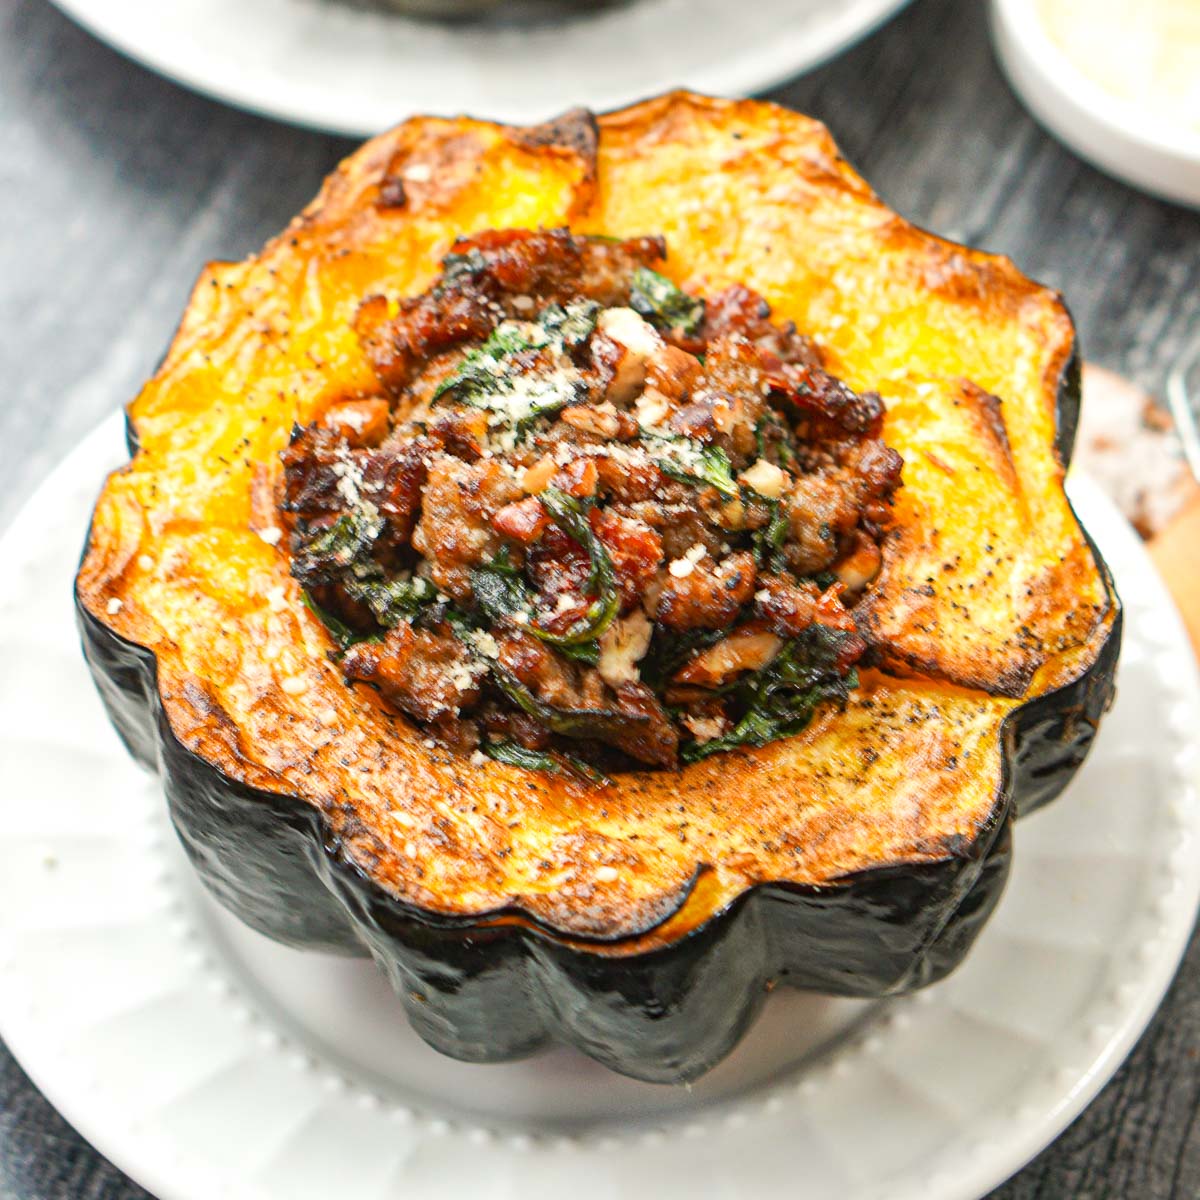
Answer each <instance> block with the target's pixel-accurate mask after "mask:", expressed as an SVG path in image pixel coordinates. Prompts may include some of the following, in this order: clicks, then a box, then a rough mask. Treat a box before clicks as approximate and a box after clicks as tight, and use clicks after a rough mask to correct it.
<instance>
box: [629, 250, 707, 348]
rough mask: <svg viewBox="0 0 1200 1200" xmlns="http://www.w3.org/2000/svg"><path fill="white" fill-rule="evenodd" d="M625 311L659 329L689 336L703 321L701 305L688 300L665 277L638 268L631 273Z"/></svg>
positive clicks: (683, 292) (683, 293)
mask: <svg viewBox="0 0 1200 1200" xmlns="http://www.w3.org/2000/svg"><path fill="white" fill-rule="evenodd" d="M629 307H630V308H632V309H633V311H634V312H636V313H638V314H639V315H640V316H642V317H645V318H646V320H647V321H649V322H650V323H651V324H652V325H656V326H657V327H658V328H659V329H668V330H677V331H678V332H680V333H682V334H693V333H695V332H696V331H697V330H698V329H699V328H700V322H701V321H703V320H704V301H703V300H702V299H701V298H700V297H699V296H689V295H688V294H687V292H685V291H684V290H683V289H682V288H680V287H678V286H676V285H675V284H674V283H672V282H671V280H669V279H668V278H667V277H666V276H665V275H660V274H659V273H658V272H657V271H652V270H650V268H649V267H638V269H637V270H636V271H635V272H634V273H633V284H632V286H631V288H630V291H629Z"/></svg>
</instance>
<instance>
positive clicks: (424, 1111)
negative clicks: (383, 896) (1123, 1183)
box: [0, 417, 1200, 1200]
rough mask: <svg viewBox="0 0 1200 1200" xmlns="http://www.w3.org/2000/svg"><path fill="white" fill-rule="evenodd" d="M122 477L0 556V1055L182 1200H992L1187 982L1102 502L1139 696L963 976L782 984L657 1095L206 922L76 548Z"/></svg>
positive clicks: (109, 426) (1167, 651) (1124, 702)
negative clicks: (436, 1021)
mask: <svg viewBox="0 0 1200 1200" xmlns="http://www.w3.org/2000/svg"><path fill="white" fill-rule="evenodd" d="M123 457H124V454H123V446H122V438H121V427H120V422H119V419H118V418H117V417H114V418H112V419H111V420H109V421H107V422H105V423H104V424H103V425H102V426H101V427H100V428H99V429H98V430H96V432H95V433H93V434H92V435H91V436H90V437H89V438H88V439H87V440H86V441H85V442H84V443H83V444H82V445H81V446H80V447H79V448H78V449H77V450H76V451H75V452H74V453H73V454H72V455H71V456H70V457H69V458H68V459H66V460H65V461H64V462H63V464H62V465H61V466H60V467H59V468H58V470H57V471H56V472H55V473H54V475H53V476H51V478H50V479H49V480H48V481H47V482H46V484H45V485H44V486H43V487H42V488H41V489H40V491H39V492H38V493H37V494H36V495H35V496H34V498H33V499H32V500H31V501H30V503H29V504H28V505H27V506H26V508H25V509H24V510H23V512H22V514H21V516H20V517H19V518H18V519H17V521H16V523H15V524H14V526H13V527H12V529H11V530H10V531H9V532H8V534H7V535H6V536H5V538H4V539H3V541H2V542H0V548H2V550H3V561H4V562H5V564H6V570H5V573H4V576H3V578H2V579H0V661H3V662H4V663H5V671H4V674H3V676H2V677H0V731H2V733H0V760H2V761H3V762H4V763H5V767H6V770H5V779H6V783H7V786H6V787H5V788H4V790H3V793H0V1033H2V1034H3V1036H4V1037H5V1039H6V1040H7V1041H8V1043H9V1045H10V1047H11V1049H12V1051H13V1053H14V1054H16V1056H17V1057H18V1059H19V1060H20V1061H21V1063H22V1064H23V1066H24V1067H25V1069H26V1070H27V1071H28V1072H29V1074H30V1075H31V1076H32V1078H33V1080H34V1081H35V1083H37V1084H38V1086H39V1087H41V1088H42V1090H43V1091H44V1092H45V1093H46V1094H47V1096H48V1097H49V1098H50V1100H51V1101H52V1102H53V1103H54V1104H56V1105H57V1106H58V1107H59V1108H60V1109H61V1110H62V1112H63V1113H64V1115H65V1116H66V1117H67V1119H68V1120H70V1121H71V1122H72V1123H73V1124H74V1125H75V1126H76V1127H77V1128H78V1129H79V1130H80V1132H81V1133H83V1134H84V1136H86V1137H88V1138H89V1139H91V1140H92V1141H93V1142H94V1143H95V1145H96V1146H97V1147H98V1148H99V1149H100V1150H101V1151H102V1152H104V1153H105V1154H107V1155H108V1156H109V1157H110V1158H111V1159H112V1160H113V1161H114V1162H115V1163H117V1165H119V1166H120V1167H122V1168H123V1169H124V1170H125V1171H126V1172H128V1173H129V1174H130V1175H131V1176H133V1178H135V1179H136V1180H138V1181H139V1182H140V1183H142V1184H144V1185H145V1186H146V1187H147V1188H149V1189H150V1190H151V1191H152V1192H154V1193H155V1195H157V1196H159V1197H160V1200H213V1198H214V1197H229V1198H231V1200H318V1198H319V1200H328V1197H329V1196H330V1195H353V1196H355V1197H359V1198H360V1200H393V1198H395V1200H398V1198H399V1197H401V1196H410V1195H418V1194H420V1195H424V1196H428V1197H431V1198H435V1200H436V1198H438V1197H446V1198H451V1197H462V1198H467V1197H469V1198H470V1200H489V1198H491V1197H497V1198H499V1197H506V1196H511V1195H512V1194H515V1193H516V1191H517V1190H518V1189H519V1191H520V1193H521V1194H522V1195H525V1196H529V1197H531V1198H533V1200H536V1198H538V1197H542V1196H546V1197H550V1196H554V1197H559V1196H561V1195H563V1194H564V1193H565V1192H567V1191H568V1190H569V1193H570V1194H571V1195H572V1197H573V1198H574V1200H592V1198H593V1197H611V1196H617V1195H620V1196H641V1195H646V1196H650V1195H653V1196H654V1197H655V1200H672V1198H673V1197H684V1196H687V1197H691V1196H694V1195H696V1194H697V1193H698V1192H702V1193H703V1194H705V1195H728V1196H737V1195H747V1194H764V1193H765V1191H766V1189H768V1188H771V1189H776V1190H783V1189H785V1188H786V1190H787V1193H788V1194H789V1195H793V1196H796V1197H798V1198H799V1200H805V1198H808V1197H813V1198H815V1197H822V1198H824V1197H827V1196H828V1195H830V1194H837V1195H839V1196H841V1197H843V1200H883V1198H884V1197H886V1198H887V1200H918V1198H919V1200H973V1198H976V1197H979V1196H981V1195H982V1194H984V1193H985V1192H987V1191H988V1190H989V1189H990V1188H992V1187H993V1186H995V1185H996V1184H998V1183H999V1182H1001V1181H1002V1180H1003V1179H1004V1178H1006V1177H1007V1176H1008V1175H1009V1174H1011V1173H1012V1172H1013V1171H1015V1170H1016V1169H1017V1168H1019V1167H1020V1166H1021V1165H1022V1164H1023V1163H1025V1162H1026V1161H1027V1160H1028V1159H1029V1158H1031V1157H1032V1156H1033V1155H1034V1154H1035V1153H1037V1151H1038V1150H1039V1149H1041V1148H1042V1147H1043V1146H1044V1145H1046V1144H1047V1143H1048V1142H1049V1141H1050V1140H1051V1139H1052V1138H1053V1137H1054V1136H1055V1135H1056V1134H1058V1133H1059V1131H1061V1130H1062V1129H1063V1128H1064V1127H1065V1126H1066V1125H1067V1123H1068V1122H1069V1121H1070V1120H1071V1119H1072V1118H1073V1117H1074V1116H1075V1115H1076V1114H1078V1113H1079V1112H1080V1111H1081V1110H1082V1109H1083V1107H1084V1106H1085V1105H1086V1104H1087V1103H1088V1101H1089V1100H1090V1099H1091V1098H1092V1097H1093V1096H1094V1095H1095V1094H1096V1092H1097V1091H1099V1089H1100V1088H1101V1086H1102V1085H1103V1084H1104V1082H1105V1081H1106V1080H1107V1079H1108V1078H1109V1077H1110V1076H1111V1075H1112V1073H1113V1071H1115V1070H1116V1068H1117V1066H1118V1065H1119V1064H1120V1062H1121V1060H1122V1059H1123V1058H1124V1057H1125V1055H1126V1054H1127V1053H1128V1052H1129V1050H1130V1048H1131V1047H1132V1045H1133V1043H1134V1041H1135V1040H1136V1038H1137V1036H1138V1035H1139V1034H1140V1032H1141V1031H1142V1029H1143V1028H1144V1027H1145V1025H1146V1023H1147V1021H1148V1020H1149V1019H1150V1016H1151V1015H1152V1013H1153V1012H1154V1010H1155V1008H1156V1007H1157V1005H1158V1003H1159V1001H1160V999H1161V997H1162V994H1163V992H1164V991H1165V989H1166V987H1167V985H1168V983H1169V982H1170V979H1171V977H1172V975H1173V974H1174V971H1175V968H1176V966H1177V964H1178V961H1179V957H1180V955H1181V953H1182V951H1183V948H1184V946H1185V944H1186V941H1187V938H1188V934H1189V932H1190V929H1191V926H1192V921H1193V918H1194V916H1195V912H1196V906H1197V899H1198V896H1200V854H1198V853H1197V843H1198V841H1200V799H1198V795H1197V787H1196V783H1197V776H1198V774H1200V771H1198V757H1200V756H1198V754H1197V746H1196V744H1195V734H1196V730H1197V729H1200V683H1198V679H1197V670H1196V664H1195V660H1194V659H1193V657H1192V654H1191V651H1190V649H1189V647H1188V644H1187V641H1186V639H1185V636H1184V633H1183V630H1182V627H1181V625H1180V622H1179V619H1178V617H1177V614H1176V613H1175V610H1174V609H1173V607H1172V606H1171V602H1170V600H1169V599H1168V598H1167V595H1166V592H1165V591H1164V589H1163V587H1162V585H1161V584H1160V583H1159V581H1158V579H1157V577H1156V576H1155V575H1154V572H1153V568H1152V567H1151V565H1150V562H1149V559H1148V558H1147V557H1146V555H1145V552H1144V551H1143V549H1142V547H1141V544H1140V543H1139V542H1138V540H1137V538H1136V536H1135V535H1134V534H1133V533H1132V532H1131V531H1130V530H1129V528H1128V527H1127V526H1126V525H1125V524H1124V522H1123V521H1122V520H1121V518H1120V517H1119V516H1118V515H1117V513H1116V510H1115V509H1114V508H1113V507H1112V505H1111V504H1110V503H1109V502H1108V501H1107V500H1106V499H1105V498H1104V497H1103V496H1102V495H1101V494H1100V493H1099V491H1098V490H1097V489H1096V488H1095V486H1094V485H1092V484H1090V483H1089V482H1088V481H1087V480H1085V479H1075V480H1073V482H1072V488H1071V490H1072V495H1073V497H1074V499H1075V501H1076V503H1077V505H1078V507H1079V510H1080V512H1081V515H1082V517H1083V519H1084V521H1085V523H1086V524H1087V526H1088V528H1089V530H1090V531H1091V532H1092V534H1093V536H1094V537H1095V538H1096V539H1097V541H1098V542H1099V544H1100V546H1101V547H1102V548H1103V552H1104V555H1105V557H1106V558H1107V560H1108V562H1109V564H1110V565H1111V567H1112V568H1113V571H1114V573H1115V575H1116V579H1117V584H1118V587H1119V589H1120V591H1121V593H1122V595H1123V597H1124V600H1125V605H1126V612H1127V624H1126V635H1125V649H1124V653H1123V656H1122V662H1121V667H1120V672H1119V685H1118V699H1117V703H1116V705H1115V707H1114V709H1113V711H1112V712H1111V713H1110V715H1109V716H1108V718H1107V720H1106V722H1105V726H1104V729H1103V731H1102V733H1101V736H1100V738H1099V739H1098V742H1097V744H1096V747H1095V749H1094V751H1093V753H1092V756H1091V758H1090V759H1089V760H1088V762H1087V764H1086V765H1085V766H1084V768H1083V770H1082V771H1081V772H1080V774H1079V776H1078V777H1077V779H1076V780H1075V782H1074V783H1073V784H1072V786H1071V788H1070V790H1069V792H1068V793H1067V794H1065V795H1064V796H1063V797H1062V798H1061V799H1060V800H1059V801H1057V802H1056V803H1055V804H1053V805H1051V806H1050V807H1049V808H1047V809H1045V810H1043V811H1042V812H1040V813H1038V814H1035V815H1034V816H1033V817H1031V818H1029V819H1028V820H1026V821H1023V822H1021V823H1020V824H1019V825H1018V827H1017V831H1016V839H1017V851H1016V861H1015V866H1014V872H1013V876H1012V879H1011V881H1010V883H1009V887H1008V890H1007V892H1006V894H1005V896H1004V898H1003V900H1002V902H1001V904H1000V907H999V909H998V911H997V913H996V915H995V917H994V918H993V919H992V921H991V923H990V924H989V925H988V927H987V928H986V929H985V930H984V932H983V934H982V935H981V937H980V939H979V942H978V944H977V945H976V947H975V949H974V951H973V952H972V954H971V955H970V956H969V957H968V959H967V961H966V963H965V964H964V965H963V966H962V967H961V968H960V969H959V970H958V971H957V972H956V973H955V974H953V975H952V976H951V977H950V978H949V979H948V980H946V981H944V982H943V983H941V984H939V985H937V986H936V987H933V988H930V989H927V990H926V991H924V992H921V993H919V994H918V995H916V996H913V997H909V998H905V999H899V1000H892V1001H887V1002H882V1003H878V1004H868V1003H864V1002H856V1001H847V1000H832V999H828V998H824V997H817V996H804V995H800V994H797V993H794V992H787V991H784V990H782V989H781V990H780V991H779V992H777V993H775V994H774V995H773V996H772V997H771V999H770V1001H769V1003H768V1004H767V1006H766V1011H765V1013H764V1015H763V1017H762V1019H761V1020H760V1021H759V1023H758V1024H757V1025H756V1026H755V1028H754V1029H753V1030H752V1031H751V1032H750V1034H749V1035H748V1037H747V1038H746V1040H745V1042H743V1044H742V1045H741V1046H740V1047H739V1048H738V1050H737V1051H735V1053H734V1054H733V1055H732V1056H731V1057H730V1058H729V1059H728V1060H727V1061H726V1062H724V1063H722V1064H721V1065H720V1066H719V1067H717V1068H716V1069H715V1070H714V1071H713V1072H711V1073H710V1074H709V1075H708V1076H706V1077H705V1078H704V1079H702V1080H701V1081H700V1082H698V1083H697V1084H695V1085H693V1086H692V1087H690V1088H667V1087H659V1086H653V1085H648V1084H641V1083H637V1082H634V1081H633V1080H629V1079H624V1078H621V1077H618V1076H615V1075H612V1074H610V1073H608V1072H606V1071H604V1069H603V1068H601V1067H598V1066H597V1065H596V1064H594V1063H592V1062H590V1061H588V1060H586V1059H584V1058H582V1057H580V1056H577V1055H575V1054H574V1053H573V1052H571V1051H568V1050H553V1051H549V1052H547V1053H545V1054H543V1055H541V1056H539V1057H536V1058H533V1059H529V1060H526V1061H524V1062H519V1063H511V1064H504V1065H496V1066H470V1065H467V1064H463V1063H457V1062H452V1061H450V1060H448V1059H444V1058H442V1057H440V1056H438V1055H437V1054H435V1053H434V1052H433V1051H432V1050H430V1049H428V1048H427V1047H426V1046H424V1045H423V1043H421V1042H419V1041H418V1039H417V1038H416V1037H415V1035H413V1034H412V1033H411V1031H410V1030H409V1029H408V1027H407V1025H406V1023H405V1022H404V1020H403V1016H402V1013H401V1011H400V1009H399V1007H398V1005H397V1004H396V1002H395V1001H394V998H393V997H392V996H391V994H390V992H389V991H388V990H387V985H386V984H385V983H384V981H383V979H382V977H381V976H380V974H379V973H378V972H377V971H376V970H375V969H374V967H373V965H372V964H371V963H370V962H369V961H367V962H364V961H359V960H352V959H341V958H334V957H328V956H323V955H317V954H304V953H301V952H298V951H293V950H288V949H285V948H283V947H280V946H276V945H274V944H272V943H269V942H267V941H265V940H264V939H262V938H260V937H259V936H258V935H256V934H253V933H251V932H250V931H248V930H246V929H244V928H242V927H241V926H239V925H237V924H236V923H235V922H234V921H233V920H232V919H230V918H228V917H226V916H225V915H224V914H222V913H219V912H218V911H217V910H216V908H215V907H213V906H212V905H211V904H210V903H209V902H208V901H207V900H206V899H205V898H204V897H203V896H202V895H201V893H200V890H199V885H198V884H197V883H195V881H194V879H193V877H192V875H191V872H190V869H189V868H188V867H187V865H186V863H185V862H184V860H183V857H182V853H181V851H179V849H178V848H177V845H176V842H175V839H174V836H173V835H172V833H171V831H170V828H169V825H168V822H167V818H166V813H165V805H164V804H163V802H162V799H161V796H160V794H159V790H158V787H157V785H156V783H155V781H154V780H153V779H151V778H150V777H148V776H146V775H144V774H143V773H141V772H140V771H139V770H138V769H137V768H136V767H135V766H134V765H133V764H132V762H131V761H130V760H129V759H128V758H127V756H126V755H125V752H124V751H123V749H122V748H121V747H120V745H119V744H118V741H117V738H116V736H115V734H114V733H113V732H112V730H111V728H110V727H109V726H108V724H107V722H106V720H105V718H104V716H103V713H102V711H101V708H100V703H99V700H98V699H97V697H96V695H95V692H94V689H93V687H92V685H91V682H90V680H89V678H88V675H87V671H86V668H85V666H84V664H83V662H82V660H81V657H80V654H79V647H78V643H77V638H76V634H75V630H74V623H73V616H72V609H71V579H72V575H73V573H74V569H75V564H76V561H77V557H78V550H79V540H80V532H81V531H82V530H83V528H84V527H85V523H86V520H87V514H88V511H89V509H90V506H91V504H92V502H93V499H94V495H95V492H96V490H97V487H98V485H99V481H100V479H101V477H102V475H103V473H104V471H105V470H106V469H109V468H111V467H112V466H115V465H116V464H118V463H119V462H121V461H122V459H123ZM614 1151H615V1153H614ZM798 1163H799V1164H803V1170H801V1171H798V1170H797V1164H798Z"/></svg>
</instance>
